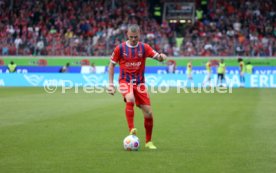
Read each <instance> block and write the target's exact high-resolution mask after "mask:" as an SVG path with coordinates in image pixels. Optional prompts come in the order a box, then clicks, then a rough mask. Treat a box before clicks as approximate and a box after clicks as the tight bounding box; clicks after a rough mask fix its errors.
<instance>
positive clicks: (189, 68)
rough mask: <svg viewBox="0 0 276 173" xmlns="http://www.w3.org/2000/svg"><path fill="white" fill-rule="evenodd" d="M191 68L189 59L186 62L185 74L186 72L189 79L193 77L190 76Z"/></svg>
mask: <svg viewBox="0 0 276 173" xmlns="http://www.w3.org/2000/svg"><path fill="white" fill-rule="evenodd" d="M192 68H193V65H192V61H191V60H190V61H189V62H188V63H187V68H186V74H187V76H188V79H189V80H193V77H192Z"/></svg>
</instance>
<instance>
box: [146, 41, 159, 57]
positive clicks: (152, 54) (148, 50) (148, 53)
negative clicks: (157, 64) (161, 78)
mask: <svg viewBox="0 0 276 173" xmlns="http://www.w3.org/2000/svg"><path fill="white" fill-rule="evenodd" d="M145 53H146V57H151V58H156V57H157V56H158V53H157V52H156V51H155V50H153V49H152V48H151V47H150V45H148V44H145Z"/></svg>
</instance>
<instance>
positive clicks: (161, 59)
mask: <svg viewBox="0 0 276 173" xmlns="http://www.w3.org/2000/svg"><path fill="white" fill-rule="evenodd" d="M166 59H167V56H166V55H165V54H163V53H160V57H159V59H158V61H159V62H164V61H166Z"/></svg>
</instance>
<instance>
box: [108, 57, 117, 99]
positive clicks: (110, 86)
mask: <svg viewBox="0 0 276 173" xmlns="http://www.w3.org/2000/svg"><path fill="white" fill-rule="evenodd" d="M115 65H116V64H115V63H114V62H112V61H110V63H109V66H108V79H109V84H108V88H107V91H108V93H109V94H111V95H114V94H115V92H116V90H115V87H114V82H113V81H114V68H115Z"/></svg>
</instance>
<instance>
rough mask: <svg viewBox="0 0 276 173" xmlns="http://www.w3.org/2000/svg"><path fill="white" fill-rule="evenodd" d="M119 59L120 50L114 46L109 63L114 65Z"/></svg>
mask: <svg viewBox="0 0 276 173" xmlns="http://www.w3.org/2000/svg"><path fill="white" fill-rule="evenodd" d="M119 59H120V48H119V46H116V48H115V49H114V51H113V53H112V55H111V57H110V61H111V62H112V63H113V64H116V63H118V62H119Z"/></svg>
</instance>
